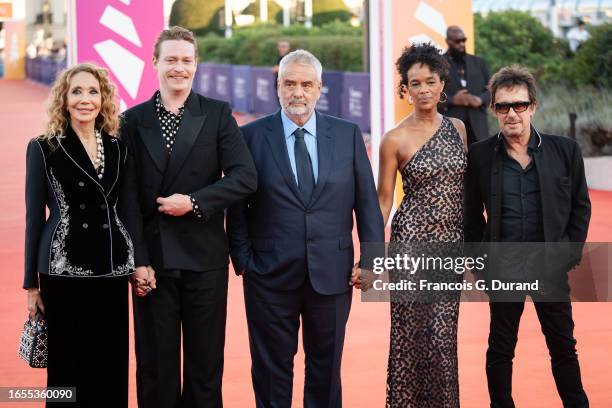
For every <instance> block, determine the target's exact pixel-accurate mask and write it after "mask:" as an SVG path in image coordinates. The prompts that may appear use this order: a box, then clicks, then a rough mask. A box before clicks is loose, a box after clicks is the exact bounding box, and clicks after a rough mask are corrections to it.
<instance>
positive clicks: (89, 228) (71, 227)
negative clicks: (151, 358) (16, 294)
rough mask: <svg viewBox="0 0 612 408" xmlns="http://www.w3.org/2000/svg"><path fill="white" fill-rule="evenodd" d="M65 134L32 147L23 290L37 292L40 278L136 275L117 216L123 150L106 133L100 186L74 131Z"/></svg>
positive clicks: (29, 152) (35, 141) (129, 244)
mask: <svg viewBox="0 0 612 408" xmlns="http://www.w3.org/2000/svg"><path fill="white" fill-rule="evenodd" d="M65 133H66V135H65V136H63V137H61V138H53V139H52V140H51V142H50V143H49V142H47V141H45V140H40V139H38V138H35V139H32V140H31V141H30V143H29V145H28V150H27V164H26V234H25V235H26V240H25V241H26V242H25V274H24V275H25V276H24V283H23V286H24V288H35V287H38V273H45V274H50V275H61V276H67V277H74V276H80V277H102V276H119V275H127V274H131V273H132V272H133V270H134V249H133V245H132V241H131V239H130V236H129V235H128V232H127V230H126V229H125V227H124V226H123V224H122V223H121V221H120V220H119V217H118V215H117V201H118V199H119V192H120V189H121V184H122V178H123V169H124V167H125V162H126V158H127V154H126V149H125V146H124V145H123V144H122V143H121V142H120V141H119V140H118V139H116V138H114V137H111V136H109V135H108V134H105V133H102V138H103V146H104V156H105V169H104V177H103V178H102V179H101V180H100V179H98V177H97V174H96V171H95V169H94V167H93V164H92V163H91V161H90V160H89V157H88V156H87V152H86V151H85V148H84V147H83V145H82V144H81V142H80V141H79V139H78V137H77V135H76V133H75V132H74V131H73V130H72V128H70V127H68V129H67V131H66V132H65ZM46 208H48V209H49V215H48V217H47V215H46Z"/></svg>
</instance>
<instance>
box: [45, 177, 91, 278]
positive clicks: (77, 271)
mask: <svg viewBox="0 0 612 408" xmlns="http://www.w3.org/2000/svg"><path fill="white" fill-rule="evenodd" d="M49 173H50V179H51V186H52V187H53V190H55V194H56V197H57V201H58V203H57V204H58V206H59V211H60V221H59V223H58V225H57V228H56V230H55V234H53V240H52V241H51V259H50V261H49V273H50V274H53V275H62V274H64V273H66V274H68V275H76V276H92V275H93V271H92V270H88V269H83V268H82V267H80V266H74V265H72V264H71V263H70V261H69V260H68V254H67V253H66V248H65V245H66V237H67V236H68V230H69V227H68V222H69V217H68V209H69V207H68V203H67V202H66V196H65V195H64V190H63V189H62V186H61V185H60V183H59V181H57V179H56V178H55V175H54V174H53V169H50V170H49Z"/></svg>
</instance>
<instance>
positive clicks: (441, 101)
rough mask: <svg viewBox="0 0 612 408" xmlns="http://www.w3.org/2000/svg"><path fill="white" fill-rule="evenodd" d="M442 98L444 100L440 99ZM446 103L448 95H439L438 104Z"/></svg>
mask: <svg viewBox="0 0 612 408" xmlns="http://www.w3.org/2000/svg"><path fill="white" fill-rule="evenodd" d="M442 98H444V99H442ZM446 101H448V95H446V92H442V93H441V94H440V102H439V103H445V102H446Z"/></svg>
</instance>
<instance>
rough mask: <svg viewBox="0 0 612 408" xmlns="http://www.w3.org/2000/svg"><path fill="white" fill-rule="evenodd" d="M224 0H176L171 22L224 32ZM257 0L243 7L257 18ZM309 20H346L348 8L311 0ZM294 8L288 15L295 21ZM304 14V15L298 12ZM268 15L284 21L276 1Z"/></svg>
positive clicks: (333, 0) (336, 1) (339, 1)
mask: <svg viewBox="0 0 612 408" xmlns="http://www.w3.org/2000/svg"><path fill="white" fill-rule="evenodd" d="M224 5H225V0H175V2H174V3H173V4H172V9H171V12H170V25H179V26H182V27H186V28H189V29H190V30H192V31H193V32H194V33H196V35H201V36H205V35H207V34H219V35H221V34H223V10H224ZM259 5H260V1H259V0H256V1H255V2H254V3H252V4H250V5H249V6H248V7H247V8H246V9H245V10H244V11H243V13H244V14H250V15H254V16H255V21H256V22H258V23H259V22H260V21H259ZM312 9H313V16H312V23H313V24H314V25H315V26H322V25H325V24H327V23H331V22H333V21H336V20H339V21H349V20H350V18H351V12H350V11H349V9H348V7H347V6H346V4H344V1H343V0H313V4H312ZM295 12H296V10H293V14H292V16H291V20H292V22H295V19H296V17H297V16H296V15H295ZM301 17H303V16H301ZM268 19H269V20H270V21H275V22H276V23H278V24H282V22H283V10H282V8H281V7H280V6H279V5H278V4H277V3H276V2H275V1H268Z"/></svg>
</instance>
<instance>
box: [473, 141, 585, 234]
mask: <svg viewBox="0 0 612 408" xmlns="http://www.w3.org/2000/svg"><path fill="white" fill-rule="evenodd" d="M531 137H536V138H538V139H539V147H538V149H537V151H536V152H535V153H534V155H533V159H534V162H535V165H536V168H537V171H538V177H539V183H540V196H541V203H542V215H543V220H542V222H543V227H544V240H545V241H546V242H578V243H584V242H585V240H586V237H587V232H588V228H589V220H590V218H591V202H590V200H589V192H588V188H587V183H586V178H585V175H584V162H583V160H582V155H581V153H580V148H579V146H578V143H576V142H575V141H574V140H572V139H569V138H566V137H561V136H553V135H546V134H540V133H538V132H536V131H535V129H532V132H531ZM502 143H503V142H502V136H501V135H498V136H493V137H491V138H489V139H487V140H484V141H481V142H478V143H474V144H472V145H471V146H470V149H469V152H468V167H467V172H466V176H465V241H466V242H480V241H487V242H498V241H499V240H500V229H501V204H502V203H501V200H502V187H503V186H502V170H501V168H502V151H501V149H502V148H503V146H502ZM484 209H486V212H487V220H486V221H485V217H484V214H483V210H484Z"/></svg>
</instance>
